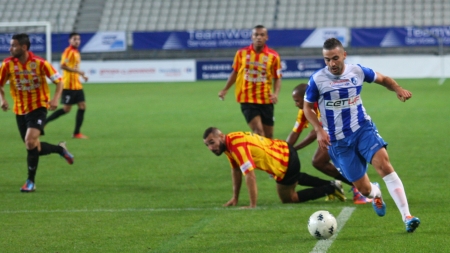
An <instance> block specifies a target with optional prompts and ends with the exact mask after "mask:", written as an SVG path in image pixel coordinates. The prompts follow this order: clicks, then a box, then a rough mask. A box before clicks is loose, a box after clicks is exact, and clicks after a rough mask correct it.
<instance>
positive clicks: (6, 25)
mask: <svg viewBox="0 0 450 253" xmlns="http://www.w3.org/2000/svg"><path fill="white" fill-rule="evenodd" d="M16 33H26V34H28V35H29V36H30V41H31V48H30V51H32V52H33V53H35V54H36V55H39V56H41V57H43V58H45V59H46V60H47V61H49V62H51V61H52V25H51V23H50V22H48V21H34V22H0V56H1V57H2V59H4V58H5V57H8V56H9V55H10V54H9V47H10V42H11V37H12V36H13V35H14V34H16Z"/></svg>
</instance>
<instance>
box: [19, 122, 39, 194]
mask: <svg viewBox="0 0 450 253" xmlns="http://www.w3.org/2000/svg"><path fill="white" fill-rule="evenodd" d="M40 134H41V131H40V130H39V129H37V128H33V127H29V128H28V129H27V132H26V134H25V139H24V141H25V147H26V149H27V169H28V178H27V181H26V183H25V185H24V186H23V187H22V188H21V189H20V190H21V191H22V192H32V191H34V190H35V177H36V171H37V168H38V163H39V136H40Z"/></svg>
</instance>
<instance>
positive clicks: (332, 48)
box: [322, 38, 347, 75]
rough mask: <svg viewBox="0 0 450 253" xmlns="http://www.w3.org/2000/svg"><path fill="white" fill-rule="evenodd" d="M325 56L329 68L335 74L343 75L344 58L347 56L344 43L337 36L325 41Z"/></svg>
mask: <svg viewBox="0 0 450 253" xmlns="http://www.w3.org/2000/svg"><path fill="white" fill-rule="evenodd" d="M322 53H323V58H324V60H325V64H326V65H327V66H328V70H329V71H330V72H331V73H332V74H333V75H341V74H342V73H343V72H344V68H345V64H344V60H345V58H346V57H347V52H345V50H344V47H343V46H342V43H341V42H340V41H339V40H338V39H336V38H329V39H327V40H326V41H325V42H324V43H323V50H322Z"/></svg>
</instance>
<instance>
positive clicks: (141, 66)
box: [53, 55, 450, 83]
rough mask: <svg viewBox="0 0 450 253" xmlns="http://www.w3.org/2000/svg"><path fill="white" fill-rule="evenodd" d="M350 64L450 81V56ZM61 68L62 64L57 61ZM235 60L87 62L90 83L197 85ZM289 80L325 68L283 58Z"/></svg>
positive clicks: (221, 76)
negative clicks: (171, 83) (191, 83)
mask: <svg viewBox="0 0 450 253" xmlns="http://www.w3.org/2000/svg"><path fill="white" fill-rule="evenodd" d="M346 62H347V63H354V64H361V65H363V66H366V67H370V68H372V69H374V70H375V71H378V72H380V73H383V74H385V75H388V76H391V77H393V78H443V77H444V78H450V56H449V55H447V56H424V55H412V56H411V55H408V56H397V55H396V56H349V57H347V60H346ZM53 64H54V65H55V66H59V62H53ZM231 65H232V59H228V60H217V61H197V60H194V59H190V60H185V59H178V60H135V61H83V62H82V65H81V69H83V70H84V71H85V72H86V73H87V74H88V75H89V80H90V82H95V83H111V82H124V83H127V82H128V83H131V82H193V81H196V80H226V79H227V78H228V75H229V73H230V72H231ZM282 65H283V72H284V73H285V76H284V78H285V79H305V78H308V77H309V76H310V75H311V74H312V73H313V72H314V71H315V70H317V69H319V68H322V67H323V66H324V63H323V60H322V59H320V58H316V59H311V58H305V59H301V58H298V59H282Z"/></svg>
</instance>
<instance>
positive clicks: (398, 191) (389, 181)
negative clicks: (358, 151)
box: [372, 148, 420, 232]
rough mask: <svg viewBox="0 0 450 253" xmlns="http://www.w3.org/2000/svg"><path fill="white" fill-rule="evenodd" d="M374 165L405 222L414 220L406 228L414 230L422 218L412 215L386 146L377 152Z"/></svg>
mask: <svg viewBox="0 0 450 253" xmlns="http://www.w3.org/2000/svg"><path fill="white" fill-rule="evenodd" d="M372 165H373V167H374V168H375V170H376V171H377V172H378V174H379V175H380V176H381V177H382V178H383V180H384V182H385V183H386V187H387V189H388V191H389V194H390V195H391V197H392V199H393V200H394V202H395V205H396V206H397V208H398V210H399V211H400V214H401V216H402V219H403V221H405V223H407V221H408V220H409V221H412V223H411V224H406V230H407V231H408V232H414V230H415V229H416V228H417V227H418V226H419V224H420V220H419V219H418V218H416V217H412V216H411V213H410V211H409V205H408V199H407V198H406V193H405V188H404V187H403V183H402V181H401V179H400V177H399V176H398V175H397V173H396V172H395V171H394V168H393V167H392V164H391V163H390V161H389V156H388V153H387V151H386V149H385V148H381V149H380V150H378V151H377V152H376V153H375V155H374V156H373V158H372Z"/></svg>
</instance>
